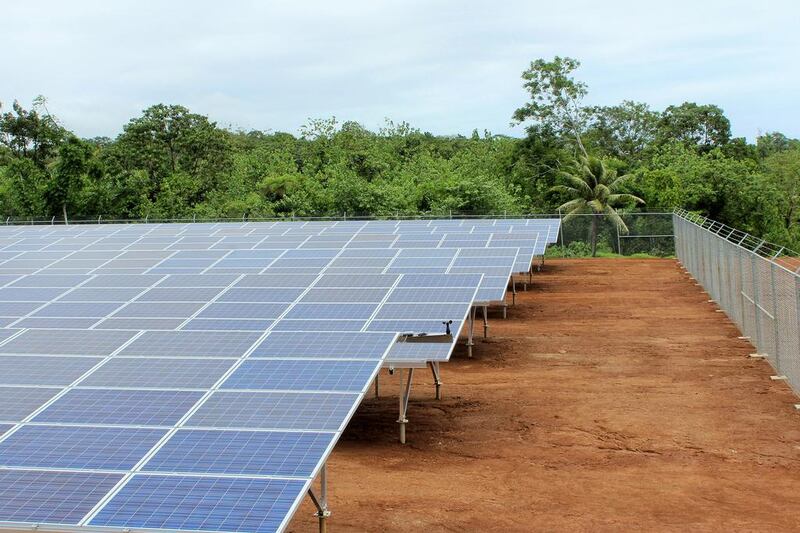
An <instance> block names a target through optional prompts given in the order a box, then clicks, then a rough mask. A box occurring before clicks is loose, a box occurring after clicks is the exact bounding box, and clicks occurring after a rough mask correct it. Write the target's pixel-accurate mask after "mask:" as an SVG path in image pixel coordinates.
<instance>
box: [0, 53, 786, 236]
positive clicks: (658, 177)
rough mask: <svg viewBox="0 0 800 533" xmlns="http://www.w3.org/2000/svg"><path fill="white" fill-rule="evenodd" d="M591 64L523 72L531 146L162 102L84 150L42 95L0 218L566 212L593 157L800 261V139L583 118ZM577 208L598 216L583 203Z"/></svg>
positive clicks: (648, 120)
mask: <svg viewBox="0 0 800 533" xmlns="http://www.w3.org/2000/svg"><path fill="white" fill-rule="evenodd" d="M578 66H579V63H578V62H577V61H576V60H574V59H570V58H559V57H556V58H554V59H553V60H552V61H545V60H538V61H535V62H533V63H531V65H530V68H528V69H527V70H526V71H525V72H524V73H523V87H524V88H525V89H526V90H527V91H528V93H529V96H530V98H529V100H528V101H527V102H524V103H523V104H522V106H521V107H520V108H519V109H518V110H516V111H515V112H514V113H513V120H514V121H515V122H517V123H519V124H521V126H522V127H524V132H525V135H524V136H522V137H521V138H512V137H508V136H502V135H492V134H491V133H489V132H484V133H482V134H479V133H478V131H477V130H476V131H475V132H474V133H473V134H472V136H470V137H464V136H435V135H432V134H430V133H425V132H421V131H419V130H417V129H414V128H413V127H412V126H410V125H409V124H406V123H399V124H397V123H393V122H391V121H387V123H386V125H385V127H383V128H381V129H380V130H379V131H370V130H367V129H365V128H364V127H363V126H361V125H360V124H358V123H355V122H343V123H339V122H337V121H336V120H335V119H333V118H330V119H317V120H311V121H309V122H308V123H307V124H305V125H304V126H302V127H301V128H300V130H299V131H300V133H299V135H297V136H295V135H292V134H289V133H283V132H263V131H249V132H245V131H230V130H227V129H224V128H220V127H219V126H218V125H217V124H216V123H214V122H213V121H211V120H209V118H208V117H206V116H203V115H199V114H195V113H192V112H191V111H189V110H188V109H186V108H184V107H182V106H179V105H163V104H158V105H154V106H152V107H150V108H148V109H146V110H144V111H143V113H142V114H141V116H139V117H136V118H133V119H132V120H130V122H129V123H128V124H126V125H125V126H124V127H123V130H122V133H121V134H120V135H118V136H117V137H116V138H115V139H107V138H97V139H80V138H78V137H76V136H75V135H74V134H73V133H71V132H70V131H69V129H68V128H67V127H66V126H65V125H62V124H61V123H60V122H59V121H58V120H57V119H56V118H55V117H54V116H52V115H51V114H50V113H49V111H48V110H47V107H46V102H45V100H44V99H43V98H41V97H40V98H38V99H37V100H35V101H34V102H33V105H32V106H31V108H30V109H26V108H24V107H23V106H22V105H20V104H19V103H17V102H14V104H13V105H12V107H11V108H10V109H9V108H7V107H3V108H2V109H0V214H1V215H3V216H4V217H12V218H14V219H28V218H33V219H38V220H42V219H50V218H51V217H58V218H64V219H67V218H68V219H72V220H79V219H96V218H97V217H98V216H102V217H103V219H106V220H108V219H141V218H145V217H148V218H150V219H157V218H158V219H160V218H191V217H197V218H223V217H225V218H241V217H248V218H257V217H291V216H297V217H304V216H342V215H343V214H347V215H348V216H356V215H375V216H396V215H418V214H432V215H446V214H448V213H454V214H460V213H461V214H463V213H472V214H499V213H508V214H524V213H553V212H555V211H556V209H557V208H558V207H559V206H562V205H563V204H566V203H568V202H570V201H573V200H575V199H576V195H575V193H574V191H570V190H569V188H570V187H569V183H566V182H565V178H564V175H565V173H566V174H569V173H570V172H572V171H570V169H574V168H575V166H576V164H578V165H579V164H580V162H581V161H582V160H585V161H589V160H591V161H593V162H594V163H592V164H593V165H598V164H602V169H603V172H607V173H608V176H610V177H611V176H627V177H626V179H625V180H624V183H622V182H620V183H619V184H618V186H617V187H616V188H617V189H619V190H615V191H614V194H616V195H619V196H615V199H617V200H620V201H621V204H620V205H619V206H616V207H618V208H619V209H622V210H629V211H630V210H636V209H649V210H658V209H663V210H671V208H672V207H674V206H682V207H686V208H688V209H692V210H697V211H700V212H702V213H704V214H706V215H708V216H710V217H713V218H716V219H719V220H721V221H723V222H726V223H728V224H730V225H733V226H737V227H740V228H742V229H744V230H747V231H751V232H753V233H756V234H758V235H762V236H764V237H766V238H768V239H770V240H773V241H776V242H779V243H782V244H786V245H789V246H791V247H794V248H797V249H800V230H798V229H797V220H798V217H800V141H797V140H795V139H789V138H787V137H786V136H784V135H782V134H781V133H777V132H773V133H768V134H765V135H763V136H761V137H759V138H758V139H757V143H756V144H755V145H753V144H748V143H747V142H746V141H745V139H742V138H732V136H731V129H730V122H729V121H728V119H727V118H726V117H725V115H724V113H723V111H722V110H721V109H720V108H719V107H717V106H715V105H708V104H706V105H699V104H696V103H691V102H687V103H683V104H678V105H672V106H669V107H667V108H666V109H664V110H663V111H656V110H653V109H650V108H649V106H648V105H647V104H644V103H640V102H631V101H624V102H621V103H619V104H617V105H612V106H587V105H584V103H583V99H584V97H585V96H586V95H587V93H588V87H587V86H586V85H585V84H583V83H581V82H579V81H576V80H575V79H573V77H572V74H573V71H574V70H575V69H576V68H577V67H578ZM520 131H521V132H522V129H521V130H520ZM589 158H591V159H589ZM598 168H599V167H598ZM573 175H574V172H573ZM567 181H568V180H567ZM573 185H574V183H573ZM631 195H633V196H631ZM634 196H635V197H639V198H642V199H643V200H644V202H645V205H644V206H641V205H639V204H638V203H636V202H634V201H633V200H631V199H632V198H633V197H634ZM590 200H591V198H590ZM626 200H628V201H626ZM578 204H580V205H585V208H586V209H587V210H592V209H593V208H592V205H594V204H592V203H591V201H589V202H583V203H581V202H577V203H575V202H573V203H571V204H569V205H571V206H575V205H578ZM603 210H605V208H603Z"/></svg>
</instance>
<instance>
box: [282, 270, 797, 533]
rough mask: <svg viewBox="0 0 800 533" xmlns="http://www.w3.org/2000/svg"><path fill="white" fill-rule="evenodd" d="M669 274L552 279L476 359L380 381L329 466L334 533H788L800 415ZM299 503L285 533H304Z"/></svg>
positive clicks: (739, 343) (542, 278)
mask: <svg viewBox="0 0 800 533" xmlns="http://www.w3.org/2000/svg"><path fill="white" fill-rule="evenodd" d="M707 299H708V296H707V295H706V294H704V293H703V292H702V291H701V289H700V288H699V287H697V286H695V285H694V284H693V283H692V282H691V281H690V280H689V279H688V277H687V276H686V274H684V273H683V272H682V271H681V270H680V269H679V267H678V265H677V264H676V263H675V261H674V260H668V259H665V260H656V259H641V260H633V259H595V260H560V261H556V260H553V261H548V263H547V264H546V266H545V270H544V271H542V272H541V273H540V274H537V275H536V276H535V278H534V286H533V287H531V289H530V290H529V291H528V292H524V293H520V294H519V295H518V300H517V302H518V303H517V306H516V307H513V308H510V309H509V318H508V320H502V319H501V318H499V313H498V312H497V311H495V312H494V313H493V314H494V315H495V317H494V318H493V319H492V320H491V321H490V325H491V327H490V331H489V333H490V337H489V339H488V340H485V341H484V340H482V339H479V340H478V341H477V343H476V346H475V357H474V358H473V359H472V360H469V359H467V358H466V352H465V350H464V348H463V346H460V347H459V349H458V351H457V353H456V356H455V359H454V360H453V361H451V362H450V363H449V364H447V365H443V367H442V371H443V380H444V388H443V393H444V399H443V400H442V401H436V400H434V399H433V387H432V385H431V383H432V380H431V378H430V374H429V373H428V372H422V371H418V372H417V374H416V375H415V388H414V390H413V394H412V400H411V406H410V410H409V420H410V424H409V426H408V445H406V446H402V445H400V444H399V443H398V442H397V440H396V437H397V424H396V423H395V420H396V419H397V396H396V393H397V390H398V389H397V377H387V376H386V374H385V373H384V374H382V376H381V388H382V391H381V392H382V395H383V397H382V398H380V399H373V398H369V399H367V400H365V402H364V404H363V405H362V406H361V408H360V409H359V410H358V413H357V414H356V416H355V417H354V419H353V420H352V421H351V423H350V425H349V428H348V430H347V432H346V433H345V435H344V437H343V439H342V440H341V441H340V443H339V444H338V445H337V447H336V449H335V451H334V453H333V455H332V457H331V459H330V461H329V466H328V472H329V484H330V489H329V490H330V506H331V511H332V516H331V518H330V522H329V526H330V530H331V531H335V532H341V531H347V532H352V531H415V532H416V531H506V532H507V531H629V530H646V531H687V530H691V531H733V530H735V531H766V530H769V531H798V530H800V414H798V413H797V412H796V411H795V409H794V407H793V404H794V403H796V402H798V399H797V398H796V397H795V396H793V395H792V393H791V392H790V391H789V390H788V388H787V387H786V385H784V384H782V383H780V382H773V381H771V380H770V379H769V376H770V368H769V365H768V364H767V363H766V362H764V361H760V360H754V359H749V358H747V354H748V353H750V352H752V351H753V348H752V346H750V344H749V343H748V342H746V341H743V340H739V339H737V336H738V335H739V332H738V331H737V329H736V327H735V326H733V325H732V323H731V322H730V321H729V320H728V319H727V318H726V317H725V315H724V314H723V313H717V312H715V311H714V309H715V308H714V306H713V305H712V304H709V303H707ZM312 514H313V508H312V506H311V505H310V503H309V502H305V503H304V505H303V506H302V507H301V508H300V510H299V511H298V513H297V515H296V517H295V519H294V521H293V522H292V524H291V531H294V532H301V531H302V532H304V531H316V521H315V519H314V518H313V516H312Z"/></svg>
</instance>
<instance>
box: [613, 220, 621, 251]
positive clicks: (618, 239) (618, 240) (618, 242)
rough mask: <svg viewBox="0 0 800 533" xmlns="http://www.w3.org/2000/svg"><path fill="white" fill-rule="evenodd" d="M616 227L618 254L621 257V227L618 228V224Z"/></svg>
mask: <svg viewBox="0 0 800 533" xmlns="http://www.w3.org/2000/svg"><path fill="white" fill-rule="evenodd" d="M614 226H615V227H616V228H617V253H618V254H619V255H622V242H621V241H620V238H619V226H617V225H616V224H614Z"/></svg>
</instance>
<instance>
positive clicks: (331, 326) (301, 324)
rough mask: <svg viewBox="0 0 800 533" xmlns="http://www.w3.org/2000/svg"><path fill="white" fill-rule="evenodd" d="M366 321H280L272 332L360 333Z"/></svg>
mask: <svg viewBox="0 0 800 533" xmlns="http://www.w3.org/2000/svg"><path fill="white" fill-rule="evenodd" d="M366 323H367V321H366V320H286V319H284V320H281V321H280V322H277V323H276V324H275V326H274V327H273V328H272V330H273V331H298V332H307V331H353V332H355V331H361V330H362V329H363V328H364V325H365V324H366Z"/></svg>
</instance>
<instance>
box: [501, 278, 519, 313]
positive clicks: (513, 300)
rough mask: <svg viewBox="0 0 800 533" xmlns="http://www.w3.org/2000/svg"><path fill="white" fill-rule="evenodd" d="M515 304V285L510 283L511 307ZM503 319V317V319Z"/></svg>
mask: <svg viewBox="0 0 800 533" xmlns="http://www.w3.org/2000/svg"><path fill="white" fill-rule="evenodd" d="M516 303H517V284H516V283H514V282H512V283H511V305H516ZM503 318H505V317H503Z"/></svg>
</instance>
